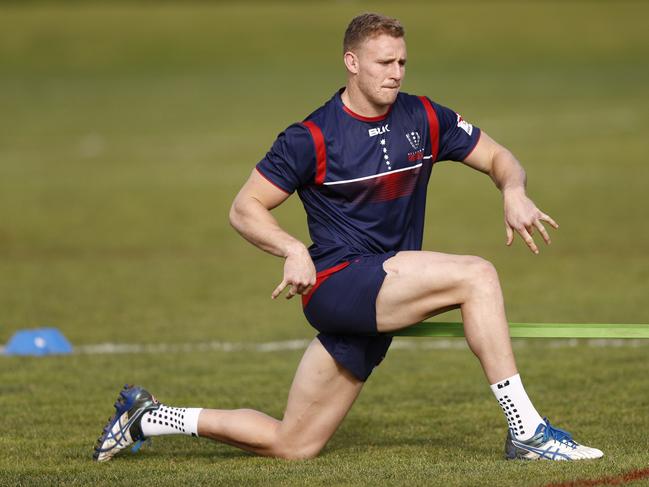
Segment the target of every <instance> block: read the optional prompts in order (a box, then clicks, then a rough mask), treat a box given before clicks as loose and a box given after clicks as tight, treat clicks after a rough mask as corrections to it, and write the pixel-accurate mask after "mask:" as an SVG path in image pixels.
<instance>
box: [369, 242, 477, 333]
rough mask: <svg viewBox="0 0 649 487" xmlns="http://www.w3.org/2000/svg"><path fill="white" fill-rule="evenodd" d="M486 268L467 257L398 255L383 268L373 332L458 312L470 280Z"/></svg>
mask: <svg viewBox="0 0 649 487" xmlns="http://www.w3.org/2000/svg"><path fill="white" fill-rule="evenodd" d="M486 266H490V264H489V263H487V262H486V261H485V260H483V259H481V258H479V257H473V256H468V255H453V254H443V253H440V252H426V251H403V252H399V253H398V254H396V255H395V256H394V257H392V258H390V259H388V260H386V261H385V262H384V264H383V269H384V270H385V272H386V274H387V275H386V277H385V280H384V281H383V285H382V286H381V290H380V291H379V295H378V297H377V299H376V323H377V329H378V330H379V331H380V332H390V331H395V330H398V329H400V328H404V327H407V326H410V325H413V324H415V323H419V322H420V321H422V320H425V319H426V318H429V317H431V316H434V315H436V314H439V313H442V312H444V311H449V310H451V309H455V308H458V307H459V306H460V305H461V304H462V303H463V302H464V301H465V299H466V298H467V290H468V285H469V282H470V280H471V279H472V278H473V276H475V275H477V273H478V272H480V271H481V268H484V267H486Z"/></svg>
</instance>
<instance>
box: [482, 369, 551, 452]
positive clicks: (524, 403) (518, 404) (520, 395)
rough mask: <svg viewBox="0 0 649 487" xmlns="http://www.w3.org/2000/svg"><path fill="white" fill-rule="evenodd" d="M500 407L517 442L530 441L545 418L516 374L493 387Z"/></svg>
mask: <svg viewBox="0 0 649 487" xmlns="http://www.w3.org/2000/svg"><path fill="white" fill-rule="evenodd" d="M491 390H492V391H493V393H494V395H495V396H496V399H497V400H498V403H499V404H500V407H501V408H502V409H503V412H504V413H505V417H506V418H507V424H508V425H509V429H510V430H511V431H512V433H513V434H514V436H515V437H516V439H517V440H521V441H524V440H529V439H530V438H531V437H532V436H534V433H535V432H536V428H537V427H538V425H539V424H541V423H542V422H543V418H542V417H541V416H540V415H539V413H538V412H537V411H536V409H535V408H534V406H533V405H532V401H530V398H529V397H528V396H527V392H525V388H524V387H523V383H522V382H521V377H520V375H518V374H516V375H514V376H512V377H509V378H507V379H503V380H501V381H500V382H498V383H496V384H492V385H491Z"/></svg>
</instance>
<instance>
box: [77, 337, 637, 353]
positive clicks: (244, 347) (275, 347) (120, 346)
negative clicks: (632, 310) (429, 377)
mask: <svg viewBox="0 0 649 487" xmlns="http://www.w3.org/2000/svg"><path fill="white" fill-rule="evenodd" d="M310 342H311V340H307V339H302V340H285V341H277V342H262V343H251V342H220V341H209V342H203V343H151V344H144V343H99V344H96V345H80V346H77V347H74V353H75V354H82V355H97V354H120V353H126V354H128V353H191V352H226V353H227V352H261V353H264V352H283V351H291V350H304V349H305V348H306V347H307V345H308V344H309V343H310ZM536 343H538V344H539V345H541V346H546V347H548V348H574V347H577V346H579V345H586V346H587V347H589V348H623V347H628V348H638V347H642V346H649V340H638V339H631V340H613V339H588V340H584V339H582V340H578V339H574V338H573V339H567V340H537V341H536ZM513 345H514V348H526V347H528V346H529V343H528V342H527V341H523V340H514V342H513ZM391 348H392V349H397V350H399V349H401V350H448V349H455V350H462V349H467V348H468V347H467V344H466V341H464V340H462V339H428V340H427V339H423V340H422V339H421V338H418V339H414V340H413V339H412V338H410V339H403V338H401V339H396V340H395V341H394V343H393V344H392V347H391Z"/></svg>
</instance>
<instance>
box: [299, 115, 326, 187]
mask: <svg viewBox="0 0 649 487" xmlns="http://www.w3.org/2000/svg"><path fill="white" fill-rule="evenodd" d="M302 125H304V126H305V127H306V128H307V129H309V132H311V138H312V139H313V145H315V160H316V171H315V183H316V184H322V183H324V180H325V176H326V175H327V148H326V147H325V142H324V136H323V135H322V130H320V127H318V126H317V125H316V124H315V123H313V122H312V121H310V120H309V121H306V122H302Z"/></svg>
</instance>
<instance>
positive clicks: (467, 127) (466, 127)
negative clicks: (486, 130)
mask: <svg viewBox="0 0 649 487" xmlns="http://www.w3.org/2000/svg"><path fill="white" fill-rule="evenodd" d="M455 115H457V126H458V127H460V128H461V129H462V130H464V131H465V132H466V133H467V134H469V135H471V134H472V133H473V125H471V124H470V123H469V122H467V121H466V120H464V119H463V118H462V117H461V116H460V114H459V113H456V114H455Z"/></svg>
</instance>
